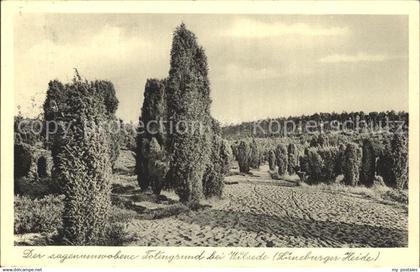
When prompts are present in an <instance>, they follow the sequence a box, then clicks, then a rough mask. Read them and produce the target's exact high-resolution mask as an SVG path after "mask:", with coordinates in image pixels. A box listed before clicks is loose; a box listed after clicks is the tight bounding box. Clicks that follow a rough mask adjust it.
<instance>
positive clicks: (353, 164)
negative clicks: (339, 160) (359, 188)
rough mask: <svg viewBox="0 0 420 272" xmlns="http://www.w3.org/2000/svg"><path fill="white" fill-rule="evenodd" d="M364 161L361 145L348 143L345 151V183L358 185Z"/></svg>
mask: <svg viewBox="0 0 420 272" xmlns="http://www.w3.org/2000/svg"><path fill="white" fill-rule="evenodd" d="M361 162H362V151H361V149H360V147H359V145H357V144H355V143H348V144H347V147H346V151H345V152H344V169H343V170H344V171H343V173H344V183H345V184H346V185H351V186H356V185H358V183H359V178H360V166H361Z"/></svg>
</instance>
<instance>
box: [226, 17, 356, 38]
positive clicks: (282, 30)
mask: <svg viewBox="0 0 420 272" xmlns="http://www.w3.org/2000/svg"><path fill="white" fill-rule="evenodd" d="M347 33H348V29H347V28H344V27H325V26H320V25H311V24H305V23H294V24H284V23H264V22H260V21H257V20H251V19H238V20H235V21H234V23H233V24H232V26H231V27H230V28H229V29H227V30H226V31H224V32H223V35H225V36H233V37H236V38H267V37H274V36H282V35H303V36H337V35H346V34H347Z"/></svg>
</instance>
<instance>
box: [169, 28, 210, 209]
mask: <svg viewBox="0 0 420 272" xmlns="http://www.w3.org/2000/svg"><path fill="white" fill-rule="evenodd" d="M207 73H208V67H207V58H206V55H205V53H204V49H203V48H202V47H200V46H199V45H198V44H197V39H196V37H195V35H194V34H193V33H192V32H191V31H189V30H187V28H186V27H185V25H184V24H181V25H180V26H178V27H177V29H176V30H175V32H174V35H173V41H172V49H171V61H170V70H169V77H168V82H167V105H168V116H170V118H169V122H168V124H172V125H173V127H174V128H175V129H172V130H171V129H170V130H169V131H170V133H169V143H168V149H169V152H170V154H171V156H172V159H171V160H170V169H169V173H168V181H169V182H170V183H172V184H173V185H174V187H175V191H176V193H177V194H178V196H179V197H180V201H182V202H193V203H194V202H198V201H199V200H200V198H202V197H203V188H202V179H203V174H204V170H205V167H206V165H207V161H208V159H209V154H210V150H211V149H210V137H209V135H208V134H207V133H205V130H207V129H205V127H207V126H209V124H210V104H211V100H210V84H209V81H208V77H207ZM203 128H204V129H203ZM203 131H204V132H203Z"/></svg>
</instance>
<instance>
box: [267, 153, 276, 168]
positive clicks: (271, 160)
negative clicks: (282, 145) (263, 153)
mask: <svg viewBox="0 0 420 272" xmlns="http://www.w3.org/2000/svg"><path fill="white" fill-rule="evenodd" d="M268 166H269V167H270V170H271V171H274V170H276V153H275V152H274V151H273V150H269V151H268Z"/></svg>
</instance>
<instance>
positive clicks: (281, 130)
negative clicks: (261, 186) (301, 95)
mask: <svg viewBox="0 0 420 272" xmlns="http://www.w3.org/2000/svg"><path fill="white" fill-rule="evenodd" d="M396 130H400V131H408V112H404V111H400V112H395V111H393V110H391V111H385V112H384V111H382V112H376V111H374V112H369V113H365V112H363V111H359V112H342V113H335V112H332V113H315V114H312V115H301V116H289V117H287V118H286V117H281V118H274V119H273V118H268V119H264V120H258V121H252V122H243V123H241V124H237V125H228V126H224V127H223V129H222V131H223V136H224V138H227V139H242V138H245V137H257V138H265V137H284V136H290V135H294V136H300V135H302V134H310V133H316V132H321V131H322V132H333V131H335V132H339V133H342V134H354V133H363V132H378V133H381V132H387V131H389V132H395V131H396Z"/></svg>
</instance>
